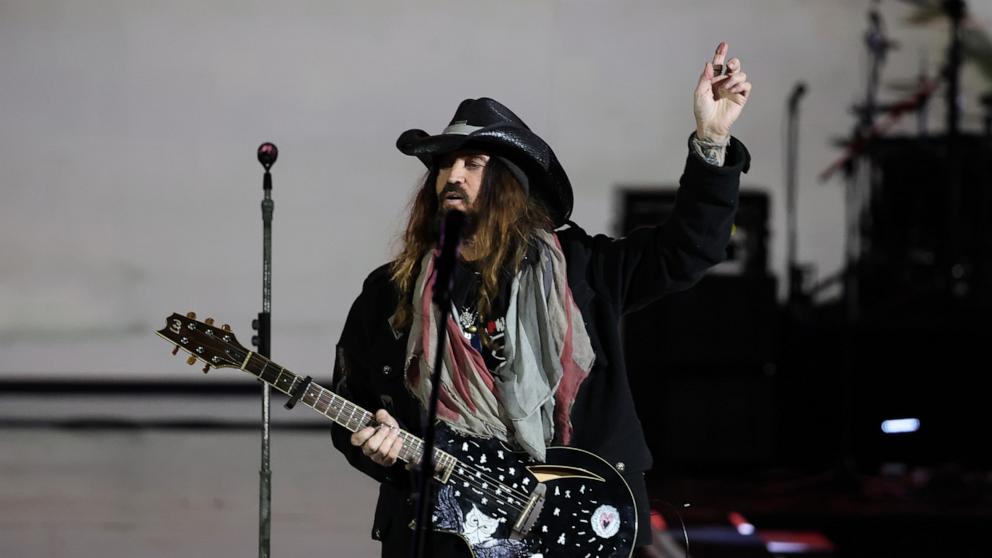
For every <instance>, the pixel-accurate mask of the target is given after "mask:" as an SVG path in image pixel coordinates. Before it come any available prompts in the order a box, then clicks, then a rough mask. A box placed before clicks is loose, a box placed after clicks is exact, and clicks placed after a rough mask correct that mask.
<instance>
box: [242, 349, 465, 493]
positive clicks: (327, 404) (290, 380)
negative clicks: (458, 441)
mask: <svg viewBox="0 0 992 558" xmlns="http://www.w3.org/2000/svg"><path fill="white" fill-rule="evenodd" d="M242 369H243V370H245V371H246V372H249V373H251V374H254V375H255V376H257V377H258V378H259V379H260V380H262V381H263V382H265V383H267V384H269V385H271V386H272V387H274V388H276V389H277V390H279V391H281V392H283V393H285V394H286V395H292V394H293V392H294V388H296V386H297V384H298V383H301V382H303V378H300V377H299V376H298V375H297V374H295V373H294V372H291V371H289V370H288V369H286V368H283V367H282V366H279V365H278V364H276V363H274V362H272V361H271V360H269V359H267V358H265V357H263V356H261V355H258V354H256V353H254V352H249V353H248V356H247V357H246V360H245V361H244V365H243V366H242ZM299 401H300V402H301V403H303V404H305V405H307V406H308V407H310V408H312V409H313V410H315V411H317V412H318V413H320V414H322V415H324V416H325V417H327V418H329V419H331V420H333V421H334V422H336V423H338V424H340V425H341V426H343V427H344V428H347V429H348V430H350V431H351V432H357V431H358V430H360V429H362V428H364V427H366V426H376V425H377V424H378V422H377V421H376V420H375V415H373V414H372V413H370V412H369V411H367V410H365V409H363V408H361V407H359V406H358V405H355V404H354V403H352V402H351V401H348V400H347V399H345V398H344V397H341V396H340V395H338V394H336V393H334V392H333V391H331V390H329V389H326V388H324V387H323V386H321V385H320V384H318V383H316V382H312V381H311V382H310V385H309V386H307V390H306V391H305V392H304V393H303V394H302V395H301V396H300V399H299ZM399 436H400V438H401V439H402V440H403V447H402V448H401V449H400V454H399V458H400V459H402V460H403V461H406V462H407V463H419V462H420V460H421V458H422V456H423V454H424V442H423V440H421V439H420V438H418V437H416V436H414V435H413V434H410V433H409V432H407V431H405V430H400V433H399ZM457 462H458V460H457V459H456V458H455V457H454V456H452V455H451V454H449V453H446V452H443V451H441V450H438V449H435V450H434V463H435V467H436V469H437V471H436V473H437V474H436V475H435V476H436V477H439V478H447V475H445V474H443V473H444V472H445V471H450V470H451V469H452V468H453V467H454V466H455V464H456V463H457Z"/></svg>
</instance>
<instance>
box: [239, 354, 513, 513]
mask: <svg viewBox="0 0 992 558" xmlns="http://www.w3.org/2000/svg"><path fill="white" fill-rule="evenodd" d="M254 356H258V357H259V358H261V359H262V360H263V365H262V369H261V370H260V371H259V374H258V375H259V378H262V376H263V374H264V373H265V370H266V368H268V367H269V365H270V364H272V365H273V366H274V367H275V368H278V371H276V370H275V369H274V370H273V371H276V380H275V381H273V382H270V383H271V384H272V385H273V386H274V387H276V388H277V389H280V388H279V387H278V386H276V383H277V382H278V379H279V378H280V377H281V376H282V374H284V373H289V374H292V375H293V376H295V377H296V378H298V377H299V375H298V374H296V373H294V372H292V371H289V370H287V369H286V368H284V367H282V366H279V365H278V364H275V363H274V362H272V361H271V360H270V359H268V358H265V357H264V356H262V355H258V354H257V353H255V354H254ZM296 378H294V379H293V382H292V385H295V384H296ZM262 379H263V380H264V378H262ZM292 385H291V386H290V388H289V389H290V391H291V390H292ZM317 387H319V388H320V390H321V391H320V392H319V393H318V394H317V395H316V398H315V399H314V403H310V406H311V407H314V409H315V410H318V409H316V407H315V405H316V404H317V403H325V404H326V408H328V409H330V408H331V403H333V401H334V398H335V397H337V398H338V399H340V400H341V409H340V410H339V411H338V413H337V416H338V417H340V415H341V413H343V412H345V411H347V410H348V409H347V407H348V406H351V407H352V409H351V411H350V412H351V413H352V414H354V413H355V411H362V412H363V413H365V414H366V415H370V416H371V417H374V415H371V413H369V412H368V411H366V410H365V409H363V408H361V407H359V406H358V405H355V404H354V403H351V402H350V401H348V400H347V399H344V398H343V397H341V396H339V395H337V394H335V393H334V392H332V391H330V390H328V389H327V388H325V387H323V386H319V385H318V386H317ZM280 391H282V390H281V389H280ZM284 393H286V392H284ZM307 394H311V396H312V392H310V390H309V389H308V390H307V393H306V394H304V395H307ZM325 397H326V398H327V399H326V401H325ZM318 411H319V410H318ZM319 412H320V413H321V414H323V415H324V416H328V415H327V413H326V411H319ZM335 420H336V419H335ZM348 422H349V425H350V423H351V420H350V419H349V421H348ZM359 424H362V422H361V421H359ZM410 436H412V435H410ZM414 440H415V441H416V443H418V444H422V441H421V440H419V439H417V438H414ZM419 451H421V453H422V449H421V450H419ZM448 455H450V454H448ZM451 458H452V459H453V460H454V463H453V464H452V466H451V467H452V474H454V473H455V469H454V468H455V467H457V466H459V465H461V466H462V467H463V468H465V469H467V470H468V471H470V473H477V475H471V474H470V475H467V476H466V475H458V476H459V477H460V478H462V480H463V482H464V481H468V482H470V483H472V484H475V485H476V486H477V487H478V489H479V490H481V491H483V492H490V494H491V496H492V497H493V498H496V499H501V497H500V494H499V492H498V490H499V488H502V490H503V492H505V493H507V494H509V495H516V497H517V499H519V500H524V501H526V500H528V499H529V498H530V494H529V493H527V492H524V491H521V490H517V489H514V488H512V487H511V486H509V485H507V484H505V483H503V482H501V481H499V480H497V479H494V478H492V477H491V476H489V475H488V474H487V473H485V472H484V471H482V470H480V469H478V468H477V467H475V466H473V465H470V464H468V463H465V462H464V461H461V460H460V459H458V458H455V457H454V456H451ZM486 484H493V485H496V487H497V489H496V490H490V489H488V488H486V486H485V485H486ZM507 505H510V506H512V504H509V503H508V502H507ZM518 509H519V508H518Z"/></svg>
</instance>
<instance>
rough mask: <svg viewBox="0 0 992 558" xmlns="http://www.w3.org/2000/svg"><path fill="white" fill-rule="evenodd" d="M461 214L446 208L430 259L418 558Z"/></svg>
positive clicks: (425, 529)
mask: <svg viewBox="0 0 992 558" xmlns="http://www.w3.org/2000/svg"><path fill="white" fill-rule="evenodd" d="M464 222H465V214H464V213H462V212H460V211H450V212H448V214H447V215H446V216H445V219H444V224H443V225H442V227H441V239H440V243H439V244H440V245H441V252H440V254H438V256H437V257H436V258H435V259H434V296H433V299H434V303H435V304H437V305H438V308H439V309H440V316H439V318H438V331H437V344H436V348H435V350H434V370H433V371H432V372H431V398H430V402H429V404H428V406H427V419H426V421H425V422H424V430H425V432H424V451H423V454H422V455H421V457H420V466H419V469H420V471H419V473H420V476H419V477H418V478H417V519H416V524H415V529H414V532H413V556H414V558H422V557H423V556H424V551H425V550H426V548H427V538H428V536H429V535H430V532H431V524H432V521H431V520H430V518H431V509H432V508H433V504H432V500H433V493H432V489H433V485H432V484H431V480H432V479H433V478H434V439H435V433H436V430H437V428H436V427H435V424H434V423H435V422H436V421H437V401H438V398H439V396H440V394H441V367H442V366H443V365H444V350H445V341H446V340H447V338H448V318H449V317H450V316H451V281H452V277H453V276H454V269H455V258H457V256H458V244H459V242H460V240H461V229H462V226H463V225H464Z"/></svg>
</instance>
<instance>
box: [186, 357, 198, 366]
mask: <svg viewBox="0 0 992 558" xmlns="http://www.w3.org/2000/svg"><path fill="white" fill-rule="evenodd" d="M186 364H188V365H190V366H193V365H194V364H196V357H195V356H193V355H190V356H189V358H188V359H186Z"/></svg>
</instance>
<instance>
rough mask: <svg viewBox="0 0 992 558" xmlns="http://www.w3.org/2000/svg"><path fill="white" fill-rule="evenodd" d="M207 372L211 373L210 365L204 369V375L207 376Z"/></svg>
mask: <svg viewBox="0 0 992 558" xmlns="http://www.w3.org/2000/svg"><path fill="white" fill-rule="evenodd" d="M207 372H210V365H209V364H208V365H206V366H204V367H203V373H204V374H206V373H207Z"/></svg>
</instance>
